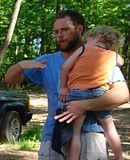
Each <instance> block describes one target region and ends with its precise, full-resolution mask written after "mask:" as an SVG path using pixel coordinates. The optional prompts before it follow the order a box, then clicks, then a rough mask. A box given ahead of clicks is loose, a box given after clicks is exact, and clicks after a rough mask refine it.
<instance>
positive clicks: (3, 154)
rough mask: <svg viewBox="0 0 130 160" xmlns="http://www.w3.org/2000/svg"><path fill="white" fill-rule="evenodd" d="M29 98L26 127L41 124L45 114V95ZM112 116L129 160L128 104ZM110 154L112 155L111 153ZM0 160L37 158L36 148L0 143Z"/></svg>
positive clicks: (125, 156)
mask: <svg viewBox="0 0 130 160" xmlns="http://www.w3.org/2000/svg"><path fill="white" fill-rule="evenodd" d="M30 98H31V104H32V106H33V107H32V111H33V113H34V115H33V118H32V120H31V121H30V122H29V123H28V125H27V127H29V126H30V125H31V124H33V123H38V124H39V125H43V123H44V122H45V119H46V115H47V108H46V106H47V100H46V96H43V95H42V94H30ZM43 106H44V107H43ZM113 117H114V120H115V124H116V127H117V130H118V132H119V135H120V136H121V141H122V146H123V155H124V158H125V160H130V104H125V105H122V106H120V107H119V108H118V109H116V110H114V111H113ZM110 155H111V157H112V154H111V153H110ZM111 159H112V158H111ZM0 160H37V150H35V151H21V150H18V149H13V148H8V149H6V150H5V148H4V147H3V145H0Z"/></svg>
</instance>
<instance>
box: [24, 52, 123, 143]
mask: <svg viewBox="0 0 130 160" xmlns="http://www.w3.org/2000/svg"><path fill="white" fill-rule="evenodd" d="M45 59H47V63H46V68H44V69H33V70H25V71H24V74H25V76H26V77H27V78H28V79H29V80H30V81H32V82H33V83H34V84H36V85H41V86H42V87H43V89H44V90H45V92H46V94H47V96H48V116H47V119H46V122H45V125H44V128H43V133H42V140H43V141H44V140H51V138H52V134H53V128H54V124H55V120H54V116H55V114H56V109H57V107H58V105H57V104H58V91H59V88H58V86H59V85H58V84H59V80H60V77H59V76H60V70H61V66H62V64H63V63H64V57H63V55H62V52H60V51H59V52H56V53H53V54H45V55H43V56H40V57H38V58H36V59H35V60H36V61H43V60H45ZM117 70H119V69H117ZM117 73H119V74H118V76H115V77H118V79H117V78H115V81H117V80H123V76H122V74H121V72H120V71H118V72H117V71H116V74H117ZM112 78H113V81H114V76H113V74H112ZM116 79H117V80H116ZM83 130H84V131H87V132H102V131H103V129H102V127H101V125H100V123H99V122H98V120H97V119H96V117H95V116H94V114H92V113H91V112H88V114H87V116H86V119H85V121H84V124H83Z"/></svg>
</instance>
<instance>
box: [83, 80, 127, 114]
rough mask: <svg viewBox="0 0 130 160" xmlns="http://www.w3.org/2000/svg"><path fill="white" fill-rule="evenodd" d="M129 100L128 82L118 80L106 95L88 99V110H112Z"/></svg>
mask: <svg viewBox="0 0 130 160" xmlns="http://www.w3.org/2000/svg"><path fill="white" fill-rule="evenodd" d="M128 101H129V90H128V87H127V84H126V83H125V82H116V83H115V84H113V86H112V88H111V89H110V90H109V91H108V92H107V93H105V94H104V95H102V96H100V97H98V98H95V99H90V100H86V111H88V110H90V111H99V110H111V109H113V108H115V107H118V106H119V105H121V104H124V103H127V102H128ZM84 103H85V101H84ZM81 106H82V105H81Z"/></svg>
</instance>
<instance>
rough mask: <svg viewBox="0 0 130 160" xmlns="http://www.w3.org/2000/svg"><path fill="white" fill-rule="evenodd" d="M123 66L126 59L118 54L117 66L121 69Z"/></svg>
mask: <svg viewBox="0 0 130 160" xmlns="http://www.w3.org/2000/svg"><path fill="white" fill-rule="evenodd" d="M123 64H124V58H123V57H122V56H121V55H119V54H117V59H116V65H117V66H119V67H121V66H122V65H123Z"/></svg>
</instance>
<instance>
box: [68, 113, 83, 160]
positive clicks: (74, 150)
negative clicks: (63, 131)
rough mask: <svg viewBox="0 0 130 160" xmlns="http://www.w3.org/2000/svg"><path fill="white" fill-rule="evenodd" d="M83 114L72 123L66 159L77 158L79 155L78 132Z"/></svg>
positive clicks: (72, 159)
mask: <svg viewBox="0 0 130 160" xmlns="http://www.w3.org/2000/svg"><path fill="white" fill-rule="evenodd" d="M84 118H85V116H80V117H79V118H78V119H76V120H75V121H74V123H73V137H72V139H71V140H70V143H69V151H68V158H67V160H78V159H79V155H80V148H81V144H80V143H81V142H80V133H81V127H82V125H83V122H84Z"/></svg>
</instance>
